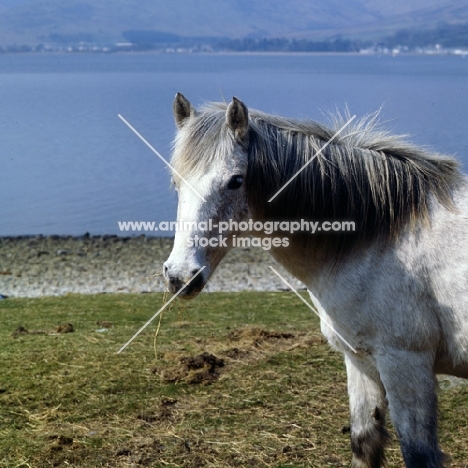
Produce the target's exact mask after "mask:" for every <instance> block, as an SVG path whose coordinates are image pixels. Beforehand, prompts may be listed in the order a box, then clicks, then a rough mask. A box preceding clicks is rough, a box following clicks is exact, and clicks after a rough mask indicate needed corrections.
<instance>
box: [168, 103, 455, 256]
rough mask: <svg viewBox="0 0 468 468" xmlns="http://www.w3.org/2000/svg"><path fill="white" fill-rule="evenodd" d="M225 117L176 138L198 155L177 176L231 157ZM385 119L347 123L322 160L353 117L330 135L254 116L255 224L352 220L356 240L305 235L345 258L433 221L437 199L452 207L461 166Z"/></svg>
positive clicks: (202, 121)
mask: <svg viewBox="0 0 468 468" xmlns="http://www.w3.org/2000/svg"><path fill="white" fill-rule="evenodd" d="M226 109H227V104H224V103H211V104H208V105H206V106H204V107H202V108H201V109H200V110H199V111H197V114H196V117H195V118H194V119H192V120H193V121H194V122H193V123H192V124H189V125H187V128H184V129H182V130H181V131H180V132H179V136H178V137H177V138H187V140H186V141H187V142H190V150H189V151H183V152H182V153H181V154H179V155H177V156H175V158H174V160H173V163H174V164H175V165H176V168H177V169H178V170H179V171H182V172H185V173H186V174H190V173H194V172H198V173H203V172H204V171H207V170H208V168H209V167H210V165H211V164H212V162H213V161H214V160H215V159H217V158H222V157H226V154H227V153H226V151H228V150H229V148H232V146H233V144H234V143H233V138H232V136H231V135H229V131H228V129H227V125H226V123H225V113H226ZM377 118H378V112H377V113H375V114H372V115H370V116H367V117H365V118H363V119H361V120H360V121H358V122H357V123H353V124H351V125H349V126H348V127H347V128H346V129H345V131H343V132H342V133H340V134H339V135H338V136H337V137H336V138H334V139H333V141H332V142H331V143H330V144H329V145H328V146H327V147H326V148H325V149H324V150H323V151H322V152H321V153H320V154H318V155H317V153H318V151H319V150H320V149H321V148H322V147H323V146H324V145H325V143H327V142H328V141H329V140H330V139H331V138H332V137H333V136H334V135H335V133H336V131H337V130H338V129H339V128H341V126H343V124H344V123H345V122H346V120H348V118H347V116H344V117H343V116H341V115H339V114H338V115H335V116H334V117H332V126H331V128H327V127H325V126H323V125H321V124H319V123H316V122H312V121H297V120H293V119H288V118H284V117H278V116H273V115H269V114H265V113H262V112H259V111H256V110H251V109H249V146H248V156H249V163H248V172H247V177H246V191H247V197H248V203H249V208H250V210H251V212H252V214H253V215H254V218H256V219H259V220H262V221H266V220H282V221H288V220H300V219H304V220H309V221H354V222H355V224H356V232H355V233H349V232H346V233H329V232H328V233H327V235H324V234H323V233H322V235H317V234H315V235H308V234H307V233H303V234H304V235H305V236H306V238H307V239H306V242H307V243H308V242H309V241H310V242H315V243H317V242H322V243H323V244H324V245H323V247H325V248H326V249H327V250H328V251H331V252H334V253H335V254H336V255H340V254H342V253H344V252H345V251H347V250H349V248H352V247H353V246H356V245H358V244H360V243H361V242H372V241H375V240H379V241H383V242H385V243H387V242H390V241H392V240H394V239H395V238H396V237H397V236H398V234H399V233H400V232H401V231H402V229H403V228H404V227H406V226H408V225H410V226H413V227H414V226H415V225H416V223H417V222H419V221H427V220H428V219H429V215H430V207H431V200H432V201H433V200H434V197H435V199H436V200H437V201H438V202H439V203H441V204H442V205H444V206H445V207H447V208H448V209H452V208H453V199H452V196H453V192H454V190H455V189H456V188H457V187H458V185H459V184H460V182H461V180H462V176H461V173H460V171H459V167H458V163H457V161H456V160H455V159H453V158H451V157H447V156H441V155H439V154H436V153H431V152H429V151H426V150H424V149H421V148H418V147H416V146H414V145H412V144H410V143H407V142H406V141H405V140H404V138H403V137H402V136H395V135H391V134H389V133H388V132H386V131H383V130H381V129H380V128H379V126H378V122H377ZM181 134H182V135H181ZM215 149H216V150H215ZM311 158H314V159H313V161H312V162H311V163H310V164H308V166H307V168H306V169H305V170H303V171H302V172H301V173H300V174H299V176H297V177H296V178H295V179H294V180H293V181H292V182H291V183H290V184H289V185H288V186H287V187H286V188H285V189H284V190H283V191H282V192H281V193H280V194H279V195H278V196H277V197H276V198H275V199H274V200H273V201H272V202H271V203H268V200H269V199H270V198H271V197H272V196H273V195H274V194H275V193H276V192H277V191H278V190H279V189H280V188H281V187H283V186H284V184H285V183H286V182H287V181H289V179H290V178H291V177H293V176H294V175H295V174H296V173H297V172H298V171H299V169H301V168H302V167H303V166H304V164H305V163H306V162H308V161H309V160H310V159H311Z"/></svg>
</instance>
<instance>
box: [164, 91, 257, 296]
mask: <svg viewBox="0 0 468 468" xmlns="http://www.w3.org/2000/svg"><path fill="white" fill-rule="evenodd" d="M173 111H174V118H175V122H176V126H177V130H178V131H177V135H176V138H175V143H174V149H173V156H172V167H173V173H172V180H173V183H174V186H175V188H176V190H177V192H178V210H177V224H178V230H177V232H176V234H175V240H174V247H173V250H172V252H171V255H170V256H169V258H168V260H167V261H166V262H165V264H164V276H165V278H166V280H167V281H168V284H169V290H170V292H172V293H177V292H179V291H180V293H179V296H180V297H182V298H185V299H191V298H193V297H195V296H196V295H197V294H198V293H199V292H200V291H201V290H202V289H203V287H204V286H205V284H206V282H207V281H208V279H209V277H210V276H211V274H212V272H213V271H214V270H215V269H216V267H217V265H218V264H219V262H220V261H221V260H222V258H223V257H224V256H225V255H226V253H227V252H228V251H229V249H230V248H231V244H232V236H233V235H234V233H235V232H234V231H233V230H229V229H224V230H223V229H221V230H220V223H223V222H224V223H226V222H227V221H228V220H232V221H236V222H239V221H242V220H244V219H247V218H248V216H249V210H248V204H247V197H246V191H245V178H246V174H247V168H248V154H247V148H248V140H249V117H248V111H247V107H246V106H245V105H244V104H243V103H242V102H241V101H239V100H238V99H237V98H233V100H232V102H231V103H230V104H229V105H228V106H227V108H225V109H222V108H219V109H218V110H217V111H216V112H213V110H210V111H209V112H208V111H206V112H205V111H203V109H202V110H200V111H197V110H195V109H194V108H193V106H192V105H191V104H190V102H189V101H188V100H187V99H186V98H185V97H184V96H183V95H182V94H180V93H178V94H177V95H176V98H175V100H174V105H173ZM220 231H221V232H220ZM203 267H204V268H203ZM202 268H203V270H202V271H200V269H202ZM199 271H200V273H199V274H197V275H196V273H197V272H199ZM195 275H196V276H195ZM194 276H195V277H194ZM181 290H182V291H181Z"/></svg>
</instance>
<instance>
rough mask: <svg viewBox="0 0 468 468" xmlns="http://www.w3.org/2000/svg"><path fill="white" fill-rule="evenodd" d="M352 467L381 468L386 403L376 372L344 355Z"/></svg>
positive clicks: (360, 361)
mask: <svg viewBox="0 0 468 468" xmlns="http://www.w3.org/2000/svg"><path fill="white" fill-rule="evenodd" d="M345 362H346V371H347V373H348V393H349V407H350V413H351V449H352V451H353V461H352V466H353V468H381V467H382V466H384V464H385V453H384V451H385V446H386V445H387V443H388V441H389V436H388V433H387V431H386V429H385V414H386V411H387V404H386V401H385V395H384V390H383V387H382V384H381V383H380V380H379V376H378V373H377V371H376V370H375V369H372V368H371V367H370V366H369V364H367V363H366V362H365V361H363V360H360V359H359V358H358V357H356V356H352V355H346V356H345Z"/></svg>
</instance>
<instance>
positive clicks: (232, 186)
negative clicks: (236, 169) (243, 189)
mask: <svg viewBox="0 0 468 468" xmlns="http://www.w3.org/2000/svg"><path fill="white" fill-rule="evenodd" d="M242 182H244V177H242V176H241V175H235V176H232V177H231V180H230V181H229V182H228V184H227V188H228V190H237V189H238V188H240V186H241V185H242Z"/></svg>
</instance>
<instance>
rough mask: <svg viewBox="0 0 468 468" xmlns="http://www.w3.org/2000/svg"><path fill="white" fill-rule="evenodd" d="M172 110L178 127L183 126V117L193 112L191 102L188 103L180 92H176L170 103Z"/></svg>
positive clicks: (187, 116) (185, 117)
mask: <svg viewBox="0 0 468 468" xmlns="http://www.w3.org/2000/svg"><path fill="white" fill-rule="evenodd" d="M172 110H173V112H174V118H175V122H176V125H177V126H178V127H179V128H182V127H183V125H184V121H185V119H187V118H189V117H190V116H191V115H193V114H194V113H195V111H194V109H193V107H192V104H190V101H189V100H188V99H187V98H186V97H185V96H184V95H183V94H182V93H177V94H176V97H175V99H174V103H173V104H172Z"/></svg>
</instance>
